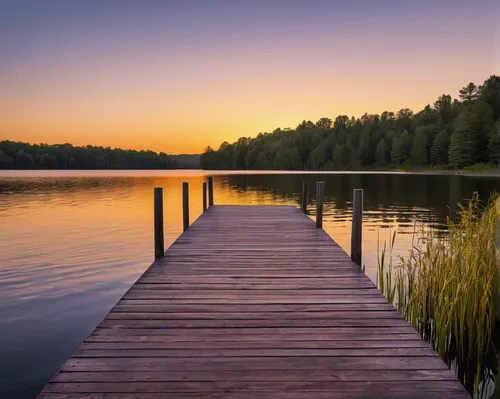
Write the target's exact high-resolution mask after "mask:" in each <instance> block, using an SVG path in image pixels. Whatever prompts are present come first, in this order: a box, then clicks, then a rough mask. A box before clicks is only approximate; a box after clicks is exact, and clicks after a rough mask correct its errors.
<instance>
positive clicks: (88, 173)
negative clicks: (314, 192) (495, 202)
mask: <svg viewBox="0 0 500 399" xmlns="http://www.w3.org/2000/svg"><path fill="white" fill-rule="evenodd" d="M179 174H184V175H186V176H188V175H189V176H210V175H219V176H220V175H232V174H233V175H273V174H274V175H355V174H359V175H429V176H431V175H436V176H446V175H448V176H464V177H488V178H500V172H481V171H467V170H461V171H451V170H441V171H438V170H436V171H432V170H223V169H219V170H215V169H214V170H212V169H0V177H104V176H111V177H112V176H116V177H119V176H124V177H126V176H169V175H172V176H174V175H175V176H179Z"/></svg>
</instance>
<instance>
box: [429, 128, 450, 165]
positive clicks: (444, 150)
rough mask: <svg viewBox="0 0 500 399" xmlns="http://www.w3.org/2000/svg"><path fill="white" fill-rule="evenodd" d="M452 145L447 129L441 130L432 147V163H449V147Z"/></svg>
mask: <svg viewBox="0 0 500 399" xmlns="http://www.w3.org/2000/svg"><path fill="white" fill-rule="evenodd" d="M449 145H450V137H449V135H448V132H447V131H446V130H441V131H440V132H439V133H438V134H437V135H436V137H435V138H434V141H433V142H432V147H431V154H430V155H431V164H433V165H445V164H447V163H448V147H449Z"/></svg>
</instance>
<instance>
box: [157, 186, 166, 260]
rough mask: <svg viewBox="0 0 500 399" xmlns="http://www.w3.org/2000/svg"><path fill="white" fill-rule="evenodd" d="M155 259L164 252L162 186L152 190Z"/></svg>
mask: <svg viewBox="0 0 500 399" xmlns="http://www.w3.org/2000/svg"><path fill="white" fill-rule="evenodd" d="M154 228H155V259H156V258H161V257H162V256H163V255H164V254H165V247H164V245H165V244H164V240H163V188H161V187H155V190H154Z"/></svg>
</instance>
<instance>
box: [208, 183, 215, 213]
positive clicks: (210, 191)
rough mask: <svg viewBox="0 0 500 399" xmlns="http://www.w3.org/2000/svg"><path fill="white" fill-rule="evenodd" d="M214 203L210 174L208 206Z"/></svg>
mask: <svg viewBox="0 0 500 399" xmlns="http://www.w3.org/2000/svg"><path fill="white" fill-rule="evenodd" d="M213 204H214V179H213V177H212V176H210V177H209V178H208V206H212V205H213Z"/></svg>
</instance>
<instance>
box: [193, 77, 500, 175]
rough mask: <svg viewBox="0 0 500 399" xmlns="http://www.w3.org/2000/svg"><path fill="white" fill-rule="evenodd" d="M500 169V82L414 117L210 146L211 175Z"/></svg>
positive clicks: (405, 113)
mask: <svg viewBox="0 0 500 399" xmlns="http://www.w3.org/2000/svg"><path fill="white" fill-rule="evenodd" d="M498 163H500V77H499V76H496V75H492V76H490V77H489V78H488V79H486V81H485V82H484V83H483V84H482V85H479V86H477V85H476V84H474V83H472V82H471V83H469V84H468V85H466V86H465V87H463V88H462V89H460V90H459V99H455V98H452V97H451V96H450V95H449V94H443V95H441V96H439V97H438V99H437V100H436V101H435V102H434V103H433V104H432V105H431V104H428V105H427V106H426V107H425V108H424V109H423V110H421V111H420V112H418V113H414V112H413V111H412V110H410V109H408V108H403V109H401V110H399V111H398V112H396V113H394V112H390V111H385V112H383V113H382V114H381V115H378V114H368V113H365V114H364V115H363V116H361V117H360V118H355V117H351V118H349V117H348V116H347V115H339V116H337V117H336V118H335V120H333V121H332V119H330V118H327V117H325V118H321V119H320V120H318V121H317V122H316V123H313V122H311V121H305V120H304V121H303V122H302V123H300V124H299V125H298V126H297V127H296V128H295V129H289V128H285V129H281V128H278V129H276V130H274V131H273V132H272V133H259V134H258V135H257V137H255V138H248V137H241V138H240V139H239V140H238V141H236V142H235V143H232V144H229V143H228V142H224V143H222V144H221V145H220V147H219V149H218V150H214V149H212V148H210V147H207V148H206V149H205V152H204V153H203V154H202V156H201V167H202V168H203V169H247V170H248V169H249V170H251V169H271V170H273V169H275V170H361V169H407V168H410V169H411V168H413V169H422V168H436V169H463V168H465V167H470V166H472V165H477V164H481V165H486V164H492V165H494V164H498Z"/></svg>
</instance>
